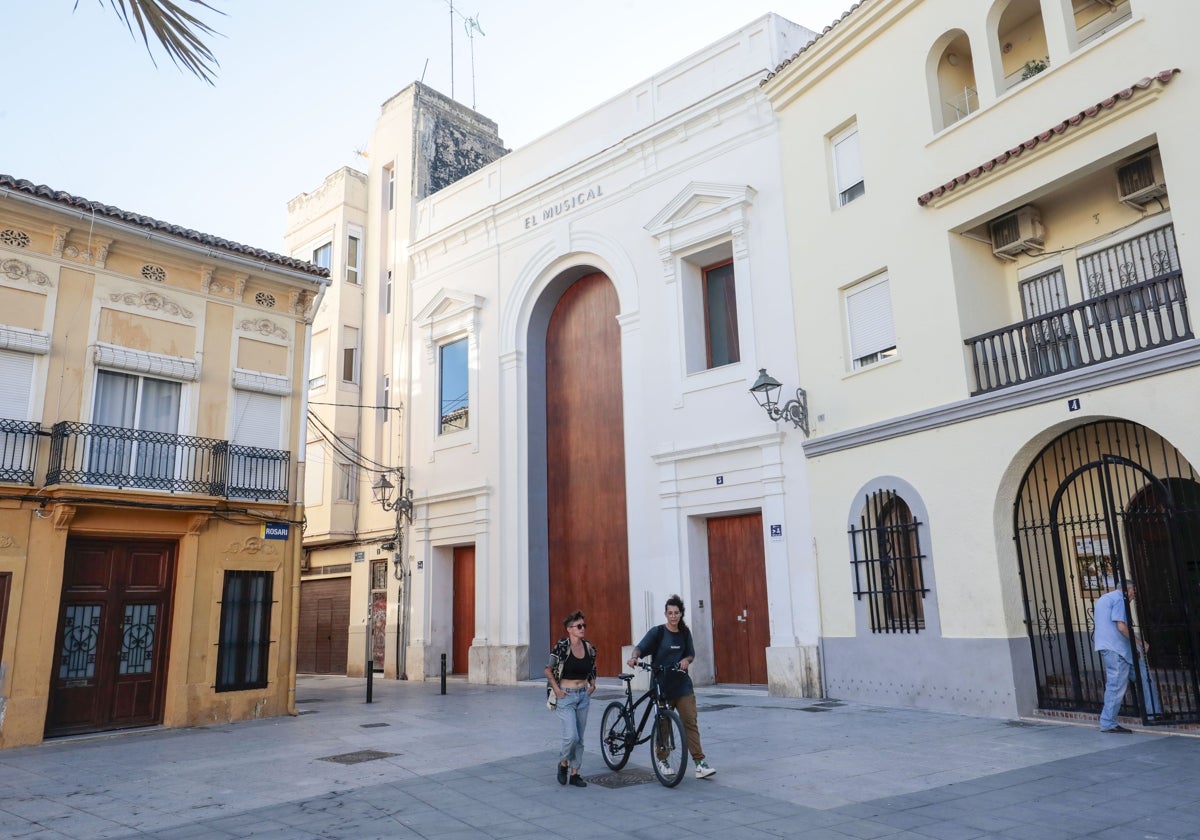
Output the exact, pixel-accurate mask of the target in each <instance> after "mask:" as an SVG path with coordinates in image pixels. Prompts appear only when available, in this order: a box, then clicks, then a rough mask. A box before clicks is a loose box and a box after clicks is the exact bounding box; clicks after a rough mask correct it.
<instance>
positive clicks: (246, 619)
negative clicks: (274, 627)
mask: <svg viewBox="0 0 1200 840" xmlns="http://www.w3.org/2000/svg"><path fill="white" fill-rule="evenodd" d="M273 578H274V574H273V573H272V572H251V571H227V572H225V586H224V590H223V592H222V594H221V635H220V638H219V640H218V642H217V685H216V689H217V691H242V690H245V689H248V688H264V687H265V686H266V685H267V663H268V660H269V659H270V650H271V590H272V582H273Z"/></svg>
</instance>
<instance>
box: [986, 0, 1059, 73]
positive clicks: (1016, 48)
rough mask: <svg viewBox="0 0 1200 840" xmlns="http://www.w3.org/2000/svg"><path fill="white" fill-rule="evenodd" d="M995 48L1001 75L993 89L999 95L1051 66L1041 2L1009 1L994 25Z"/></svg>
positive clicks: (1039, 0) (1030, 0)
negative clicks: (997, 53)
mask: <svg viewBox="0 0 1200 840" xmlns="http://www.w3.org/2000/svg"><path fill="white" fill-rule="evenodd" d="M996 46H997V47H998V49H999V55H1000V70H1001V73H1002V76H1003V78H1001V79H999V80H998V82H999V83H998V84H997V86H996V89H997V90H998V91H1000V92H1001V93H1003V92H1004V91H1006V90H1008V89H1009V88H1013V87H1016V86H1017V85H1019V84H1021V83H1022V82H1024V81H1027V80H1028V79H1032V78H1033V77H1034V76H1036V75H1037V74H1039V73H1041V72H1042V71H1043V70H1045V69H1046V68H1047V67H1049V66H1050V48H1049V47H1048V46H1047V43H1046V28H1045V26H1044V24H1043V22H1042V4H1041V0H1009V2H1008V3H1007V4H1006V5H1005V6H1004V11H1003V12H1002V13H1001V14H1000V17H999V20H998V22H997V26H996Z"/></svg>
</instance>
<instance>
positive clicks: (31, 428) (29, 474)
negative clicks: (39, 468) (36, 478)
mask: <svg viewBox="0 0 1200 840" xmlns="http://www.w3.org/2000/svg"><path fill="white" fill-rule="evenodd" d="M40 431H41V426H39V425H38V424H37V423H30V422H28V421H25V420H0V481H10V482H13V483H16V484H28V485H30V486H32V485H33V467H34V465H35V464H36V463H37V452H38V437H39V434H38V433H39V432H40Z"/></svg>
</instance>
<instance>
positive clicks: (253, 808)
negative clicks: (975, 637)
mask: <svg viewBox="0 0 1200 840" xmlns="http://www.w3.org/2000/svg"><path fill="white" fill-rule="evenodd" d="M374 689H375V702H374V703H373V704H371V705H366V704H365V703H364V702H363V700H364V697H365V684H364V682H363V680H361V679H356V680H352V679H346V678H341V677H304V678H301V680H300V685H299V691H298V694H297V697H298V706H299V708H300V709H301V711H302V714H301V715H300V716H299V717H294V718H274V719H270V720H262V721H250V722H245V723H238V724H223V725H214V726H210V727H202V728H195V729H184V730H168V729H156V730H150V731H143V732H137V733H125V734H121V735H115V736H108V737H91V738H86V739H83V738H80V739H71V740H60V741H53V742H48V743H46V744H44V745H42V746H40V747H34V748H25V749H16V750H8V751H6V752H2V753H0V838H39V840H50V839H51V838H54V840H60V839H61V838H80V840H83V838H101V837H104V838H124V837H157V838H206V840H207V838H227V837H249V836H254V837H269V838H289V840H291V838H296V840H303V839H304V838H355V840H367V839H368V838H397V839H398V840H403V839H404V838H438V840H457V839H458V838H464V839H465V838H471V840H477V839H478V838H531V840H549V838H567V840H576V838H579V840H583V838H596V840H601V838H604V839H607V838H629V837H632V838H647V840H650V838H653V840H662V838H672V840H674V838H681V840H682V838H688V837H711V838H734V840H738V839H739V838H745V839H746V840H749V839H750V838H778V837H797V838H811V840H826V838H838V840H844V838H891V840H917V839H918V838H920V839H921V840H929V838H941V839H942V840H955V839H956V838H964V839H965V838H1017V839H1019V838H1047V840H1059V838H1073V837H1095V838H1114V840H1115V838H1184V837H1195V838H1200V739H1196V738H1191V737H1181V736H1167V735H1158V734H1148V733H1137V734H1133V735H1101V734H1100V733H1099V732H1098V731H1097V730H1096V728H1095V727H1094V725H1093V726H1079V725H1071V724H1060V723H1049V722H1047V723H1040V722H1039V723H1035V722H1028V721H1004V720H991V719H984V718H973V717H962V716H956V715H947V714H936V713H931V712H915V711H897V710H891V709H881V708H876V707H870V706H860V705H855V704H852V703H837V702H836V701H830V702H820V703H818V702H814V701H809V700H800V699H792V698H771V697H767V696H766V695H765V693H763V692H759V691H735V690H730V689H727V688H722V687H713V688H707V689H701V690H700V691H699V704H700V729H701V733H702V735H703V738H704V749H705V752H706V753H707V754H708V758H709V762H710V763H711V764H712V765H713V766H714V767H715V768H717V771H718V772H717V775H716V776H714V777H712V778H711V779H706V780H703V781H699V780H697V779H695V778H694V777H692V776H690V775H689V777H688V778H687V779H686V780H685V781H684V782H683V783H682V784H681V785H679V786H678V787H677V788H675V789H673V790H668V789H666V788H663V787H662V786H660V785H659V784H657V782H655V781H654V778H653V775H652V774H651V773H650V770H649V766H650V765H649V756H650V753H649V750H648V748H647V747H646V746H641V747H638V748H637V750H635V752H634V754H633V758H632V759H631V761H630V763H629V766H628V767H627V768H626V769H625V770H624V771H623V772H622V773H621V774H617V775H614V774H610V773H609V772H608V768H607V767H605V766H604V763H603V761H602V760H601V758H600V755H599V751H598V747H597V742H598V740H599V736H598V731H599V722H600V716H601V714H602V712H603V708H604V705H605V704H606V703H607V702H608V700H609V699H615V698H616V697H617V696H618V688H617V683H616V680H612V681H611V683H610V682H609V681H602V687H601V689H600V690H598V691H597V693H596V696H595V697H594V698H593V706H592V710H591V716H590V719H589V724H588V739H589V740H588V745H587V754H586V756H585V760H584V768H583V774H584V777H585V778H586V779H589V780H590V781H591V784H590V785H589V786H588V787H587V788H586V789H577V788H573V787H561V786H559V785H558V784H557V782H556V781H555V775H554V769H555V764H556V757H557V746H558V734H557V733H558V727H557V720H556V718H555V717H554V716H553V714H552V713H550V712H548V711H546V709H545V708H544V706H543V697H544V694H543V690H542V687H541V685H540V684H538V683H528V684H523V685H520V686H515V687H498V686H475V685H470V684H467V683H465V682H459V681H451V682H450V683H449V685H448V690H447V694H446V695H444V696H443V695H441V694H440V693H439V686H438V684H437V683H436V682H430V683H410V682H392V681H383V680H377V681H376V682H375V686H374ZM365 751H375V753H371V752H365ZM376 753H383V754H384V755H377V754H376ZM334 757H342V758H340V759H339V760H336V761H335V760H329V759H331V758H334ZM363 759H365V760H363ZM355 761H357V763H347V762H355Z"/></svg>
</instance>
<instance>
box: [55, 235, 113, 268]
mask: <svg viewBox="0 0 1200 840" xmlns="http://www.w3.org/2000/svg"><path fill="white" fill-rule="evenodd" d="M111 244H112V240H111V239H100V238H89V240H88V247H86V248H80V247H79V246H78V245H65V244H64V246H63V249H62V254H60V256H62V257H63V258H65V259H68V260H74V261H75V262H80V263H85V264H88V265H94V266H96V267H97V268H104V264H105V263H106V262H107V261H108V246H109V245H111Z"/></svg>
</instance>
